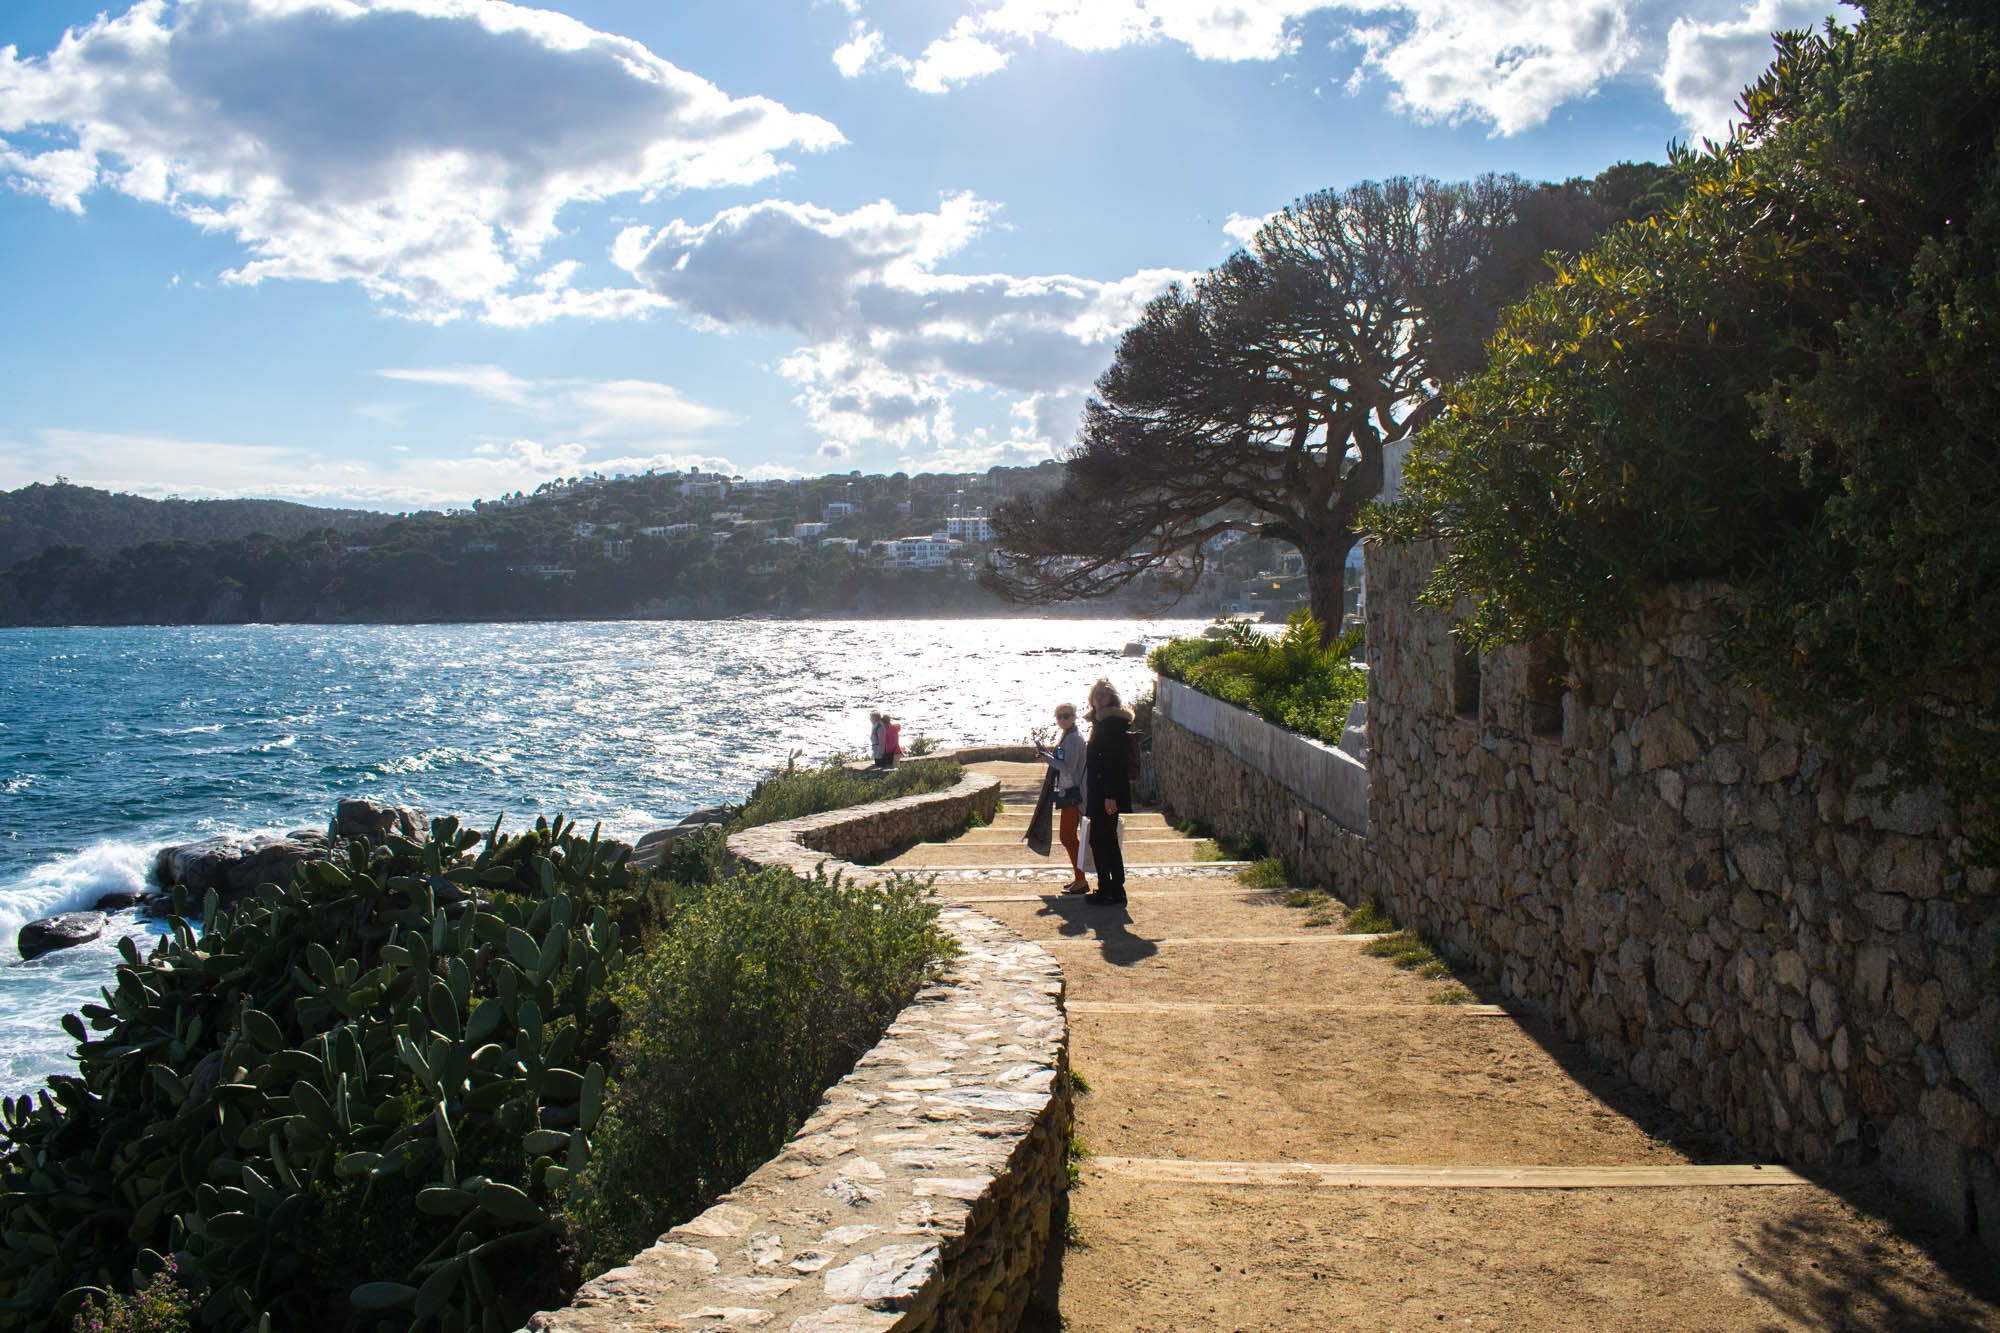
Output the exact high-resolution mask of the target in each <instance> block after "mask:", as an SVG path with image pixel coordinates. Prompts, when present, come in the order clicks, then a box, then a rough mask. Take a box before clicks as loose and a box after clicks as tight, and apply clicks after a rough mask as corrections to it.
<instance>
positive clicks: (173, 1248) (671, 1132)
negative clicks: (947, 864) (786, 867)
mask: <svg viewBox="0 0 2000 1333" xmlns="http://www.w3.org/2000/svg"><path fill="white" fill-rule="evenodd" d="M698 839H705V841H698ZM688 843H689V847H688V850H687V852H686V855H685V860H684V861H682V862H679V863H675V864H673V865H670V867H669V868H668V869H669V873H668V874H667V875H662V876H653V877H651V878H635V877H634V876H632V875H631V874H630V873H629V872H628V870H627V868H626V865H625V859H626V858H625V854H624V853H623V851H618V852H617V853H616V854H613V849H612V847H611V845H610V844H606V843H602V842H600V841H599V840H598V839H597V838H596V837H595V836H594V835H593V836H592V837H590V838H583V837H580V836H578V835H577V833H576V832H575V830H574V826H572V825H567V824H565V823H564V822H563V821H562V820H560V819H558V820H557V821H556V822H555V823H554V824H538V826H537V827H536V828H535V829H533V830H531V831H529V832H528V833H525V834H522V835H520V836H519V837H512V838H510V837H504V836H502V835H501V833H500V831H499V828H498V826H497V825H496V826H495V828H494V829H493V831H491V832H490V833H487V834H484V835H482V834H480V833H478V832H476V831H471V830H462V829H460V828H459V827H458V825H457V822H456V821H454V820H449V819H441V820H436V821H434V822H433V823H432V826H431V832H430V837H429V838H428V839H427V840H426V841H425V842H423V843H414V842H409V841H405V840H403V839H401V838H395V837H391V838H388V839H386V840H384V841H380V842H371V841H367V840H357V841H355V842H352V843H349V844H347V845H346V846H345V847H344V848H342V849H341V850H340V852H339V853H338V854H337V855H336V857H335V858H334V859H332V860H329V861H324V862H315V863H310V864H308V865H307V866H306V867H304V868H303V869H302V870H301V872H300V873H299V875H298V876H297V878H296V880H295V882H294V883H293V884H292V885H290V886H279V885H275V884H266V885H263V886H261V887H260V888H259V889H258V890H257V891H256V892H255V893H254V894H253V895H251V896H250V897H248V898H246V899H245V900H243V901H242V902H240V903H237V904H235V905H233V906H230V907H227V908H225V907H223V906H222V905H221V904H220V903H219V901H218V900H217V898H216V896H215V895H214V894H210V895H209V896H208V898H207V900H206V902H205V903H204V904H203V905H202V912H201V915H200V918H199V920H200V925H199V927H198V928H197V926H196V925H195V924H194V921H193V920H192V919H190V917H189V916H188V914H187V904H186V902H185V901H184V900H181V901H178V902H177V904H176V905H177V907H178V908H180V915H177V916H175V917H173V918H171V919H170V920H169V923H168V925H169V929H170V934H169V935H168V936H167V937H166V938H164V939H163V940H162V941H161V942H160V943H159V945H158V947H157V948H156V949H155V950H154V951H153V953H152V954H151V955H150V956H148V957H141V955H140V954H139V951H138V949H137V947H136V946H135V945H134V944H133V943H132V942H131V941H129V940H126V941H120V943H119V950H120V953H121V957H122V963H121V965H120V966H119V968H118V972H117V983H116V985H115V987H114V988H113V989H112V990H110V991H109V992H108V994H107V996H106V1002H105V1003H104V1004H101V1005H89V1006H86V1007H85V1008H84V1010H83V1013H82V1015H81V1016H79V1015H74V1014H72V1015H69V1016H67V1017H66V1018H65V1019H64V1020H63V1022H64V1027H65V1028H66V1030H67V1031H68V1032H69V1033H70V1034H71V1035H72V1036H73V1037H75V1038H76V1040H77V1043H78V1047H77V1059H78V1072H77V1073H76V1074H74V1075H58V1076H55V1077H53V1078H51V1079H50V1080H49V1086H48V1090H47V1091H46V1092H44V1093H43V1094H41V1096H40V1097H39V1098H38V1099H31V1098H28V1097H18V1098H9V1099H5V1100H4V1102H0V1329H7V1330H17V1329H18V1330H37V1331H40V1330H51V1331H53V1330H57V1329H67V1328H69V1327H70V1325H71V1322H72V1320H74V1319H75V1318H77V1317H79V1316H84V1317H86V1318H89V1319H96V1320H99V1321H100V1322H102V1324H103V1327H104V1328H106V1329H111V1328H118V1329H121V1330H122V1329H125V1328H133V1329H140V1328H146V1329H155V1330H158V1333H181V1329H182V1328H184V1327H185V1325H181V1326H175V1325H174V1324H173V1323H172V1322H171V1320H172V1318H173V1316H174V1308H175V1307H174V1306H173V1304H172V1302H173V1301H174V1300H177V1299H180V1297H178V1296H176V1294H175V1293H176V1292H178V1291H184V1292H185V1300H184V1301H183V1302H182V1303H183V1304H184V1305H185V1306H186V1307H187V1308H188V1309H191V1310H193V1311H194V1314H193V1316H192V1319H193V1322H194V1323H195V1324H196V1325H197V1326H199V1327H201V1328H203V1329H212V1330H221V1331H225V1333H250V1331H251V1330H255V1329H259V1328H260V1327H277V1328H283V1329H286V1330H298V1331H304V1333H318V1331H322V1330H324V1331H325V1333H364V1330H365V1331H366V1333H376V1331H377V1330H385V1329H391V1328H393V1329H411V1330H426V1331H427V1330H431V1329H437V1330H441V1331H442V1330H469V1329H473V1328H503V1329H504V1328H513V1327H518V1326H519V1325H520V1323H521V1322H522V1320H524V1319H525V1318H526V1317H527V1315H528V1314H529V1313H530V1312H532V1311H533V1310H535V1309H538V1308H546V1307H548V1306H550V1305H555V1304H560V1303H561V1302H562V1301H563V1300H564V1299H565V1297H566V1294H567V1293H568V1292H569V1291H570V1290H572V1289H573V1287H574V1283H575V1280H576V1278H577V1276H578V1273H577V1269H576V1262H577V1258H578V1255H579V1251H583V1250H586V1249H587V1250H588V1251H589V1252H590V1253H592V1254H594V1255H596V1256H598V1257H600V1258H604V1259H608V1260H612V1261H618V1260H622V1259H623V1258H624V1257H625V1255H623V1254H616V1253H614V1251H613V1249H612V1246H613V1245H614V1244H615V1243H616V1242H615V1241H614V1239H613V1237H617V1238H620V1239H630V1238H633V1237H638V1238H639V1239H638V1242H637V1243H636V1244H635V1245H634V1247H633V1248H635V1249H636V1248H639V1247H641V1246H642V1245H643V1244H644V1243H646V1242H648V1241H650V1239H651V1236H650V1235H643V1234H642V1233H643V1230H644V1227H643V1226H641V1225H639V1223H638V1222H637V1221H635V1218H637V1217H639V1216H640V1214H641V1212H643V1215H644V1217H645V1218H646V1219H647V1221H646V1225H651V1224H653V1223H657V1222H658V1221H659V1219H660V1218H662V1217H668V1218H670V1219H671V1217H672V1215H673V1214H674V1213H675V1212H676V1211H678V1212H680V1213H686V1212H688V1211H692V1210H694V1209H697V1208H699V1207H701V1206H703V1205H705V1204H706V1202H707V1201H708V1199H709V1198H710V1197H712V1195H713V1194H714V1193H715V1192H717V1191H718V1190H720V1189H723V1188H726V1187H728V1186H729V1185H733V1184H734V1183H735V1182H736V1180H737V1179H739V1178H740V1177H741V1176H742V1175H743V1174H744V1173H746V1172H747V1170H748V1169H749V1168H750V1167H751V1166H753V1165H755V1164H756V1162H758V1161H760V1160H762V1159H763V1158H764V1157H766V1156H768V1155H769V1154H770V1153H771V1152H772V1151H773V1150H775V1149H776V1147H777V1146H778V1145H779V1144H780V1143H781V1142H782V1141H783V1139H784V1137H785V1135H786V1134H787V1133H788V1132H789V1130H790V1128H791V1127H792V1126H794V1125H796V1124H797V1123H798V1120H799V1119H800V1118H801V1117H802V1116H803V1115H804V1114H805V1112H806V1111H807V1110H809V1109H810V1107H811V1105H812V1104H813V1102H814V1101H815V1100H816V1099H817V1097H818V1096H819V1094H820V1091H821V1090H822V1089H823V1088H824V1086H825V1085H826V1084H827V1083H828V1082H830V1081H831V1080H832V1079H833V1078H835V1077H837V1076H838V1075H839V1074H840V1072H842V1071H843V1070H844V1069H845V1068H846V1067H847V1065H848V1064H849V1063H851V1062H852V1060H853V1059H854V1057H855V1056H856V1055H857V1054H858V1053H859V1052H860V1051H861V1050H863V1049H865V1048H866V1047H867V1046H868V1045H869V1044H870V1043H871V1042H872V1041H873V1040H874V1039H875V1037H876V1035H878V1034H879V1032H880V1030H881V1028H882V1027H883V1026H884V1024H885V1023H886V1021H887V1019H888V1018H889V1017H891V1016H893V1014H894V1013H895V1012H896V1011H897V1010H898V1009H900V1008H901V1006H902V1004H903V1003H904V1002H905V1001H906V1000H907V999H908V997H909V996H910V994H911V993H912V992H913V991H914V990H915V988H916V987H917V985H918V984H919V983H920V982H921V980H922V979H923V977H924V976H925V975H926V971H927V969H928V968H929V967H930V966H931V965H932V963H933V962H934V961H935V959H937V958H938V957H939V956H941V955H942V954H944V953H947V952H949V949H948V948H947V944H946V941H945V940H944V939H943V937H942V936H941V935H940V934H939V933H938V931H937V929H936V925H935V915H936V909H935V907H934V906H932V905H931V904H930V903H929V902H927V901H925V900H924V891H925V887H926V886H924V885H922V884H913V883H909V882H905V881H896V882H893V883H891V884H890V885H889V886H887V887H885V888H880V889H860V888H854V887H849V886H844V885H841V884H838V883H837V882H836V883H829V882H828V881H826V880H824V879H823V878H815V879H813V880H806V881H801V880H798V879H796V878H795V877H792V876H790V875H788V874H785V873H783V872H770V873H767V874H765V875H762V876H758V877H755V878H752V879H744V880H737V881H734V882H732V883H729V884H726V885H723V886H720V887H718V886H716V885H715V884H714V883H713V882H712V876H710V877H707V878H703V876H705V875H706V874H707V871H708V869H709V867H710V866H711V865H712V864H713V860H712V858H713V856H714V854H715V853H716V851H717V849H718V848H719V847H720V838H719V835H714V834H708V835H694V836H693V837H691V838H690V839H689V840H688ZM675 875H684V876H687V878H684V879H676V878H674V877H673V876H675ZM621 919H631V920H635V921H637V922H638V923H639V925H640V926H641V928H642V929H643V931H644V933H645V934H646V935H647V936H648V937H649V938H650V939H651V941H652V948H651V951H650V952H649V953H648V954H647V955H646V956H645V957H644V958H643V959H641V960H639V961H637V962H634V963H632V964H631V965H630V966H629V967H628V966H627V955H626V952H625V948H626V943H627V941H628V937H627V936H626V934H625V932H624V929H623V927H622V926H621ZM620 1005H625V1006H628V1007H629V1008H628V1012H625V1013H624V1014H622V1015H621V1012H620V1008H619V1006H620ZM621 1023H622V1024H623V1027H622V1029H621V1026H620V1025H621ZM621 1030H622V1031H623V1033H624V1038H623V1040H622V1041H621V1042H619V1044H618V1045H616V1046H615V1047H614V1045H613V1038H614V1037H615V1036H617V1035H618V1033H619V1032H620V1031H621ZM618 1059H622V1060H625V1061H627V1062H628V1063H627V1064H626V1065H625V1066H624V1067H623V1069H622V1079H617V1078H614V1077H613V1076H614V1074H617V1073H618V1072H619V1067H618V1066H616V1065H615V1064H614V1061H615V1060H618ZM656 1111H658V1112H660V1113H662V1114H664V1115H665V1117H666V1118H665V1119H664V1120H662V1119H660V1118H658V1117H656V1116H655V1114H654V1113H655V1112H656ZM600 1141H602V1142H604V1143H605V1144H607V1145H608V1150H609V1151H610V1152H611V1154H612V1155H613V1159H614V1161H616V1162H618V1163H619V1164H620V1165H619V1168H618V1170H617V1171H616V1172H612V1171H599V1172H597V1173H595V1174H589V1171H590V1164H591V1163H592V1161H593V1160H594V1154H596V1153H597V1152H598V1151H599V1144H600ZM612 1182H617V1184H616V1185H615V1186H614V1185H613V1184H612ZM634 1186H637V1187H640V1188H645V1189H650V1190H651V1191H652V1192H651V1193H649V1194H644V1195H640V1196H636V1197H635V1198H634V1199H624V1200H620V1199H618V1198H617V1197H616V1196H619V1195H623V1194H629V1192H630V1190H631V1189H632V1187H634ZM638 1200H643V1207H642V1206H641V1204H640V1203H639V1202H638ZM621 1208H622V1209H624V1211H623V1212H622V1213H620V1212H619V1209H621ZM607 1220H608V1221H609V1222H615V1223H617V1224H618V1226H615V1227H614V1226H612V1225H608V1224H607ZM578 1227H583V1228H584V1230H582V1231H581V1232H579V1231H578V1230H577V1228H578ZM619 1227H622V1229H619ZM659 1229H661V1227H660V1226H655V1227H654V1230H655V1231H657V1230H659ZM628 1253H629V1252H628ZM162 1270H166V1271H170V1272H172V1273H173V1282H170V1283H168V1284H167V1285H166V1286H162V1284H161V1279H159V1278H157V1277H155V1278H154V1279H152V1281H151V1282H150V1283H147V1284H145V1285H144V1286H143V1287H142V1289H141V1290H140V1292H139V1294H138V1295H136V1296H127V1295H120V1294H117V1293H119V1292H121V1291H129V1290H130V1289H131V1286H132V1285H136V1284H139V1283H140V1281H141V1275H143V1274H148V1273H154V1274H157V1273H159V1272H161V1271H162ZM176 1283H177V1284H178V1285H175V1284H176ZM86 1312H89V1313H87V1314H86ZM121 1320H122V1321H124V1322H122V1323H121V1322H118V1321H121ZM134 1321H137V1322H134ZM147 1321H151V1322H147Z"/></svg>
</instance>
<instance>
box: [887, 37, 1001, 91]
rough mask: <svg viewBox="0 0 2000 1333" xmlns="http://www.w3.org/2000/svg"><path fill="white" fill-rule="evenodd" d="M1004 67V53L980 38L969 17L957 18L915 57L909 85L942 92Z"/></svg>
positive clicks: (922, 89)
mask: <svg viewBox="0 0 2000 1333" xmlns="http://www.w3.org/2000/svg"><path fill="white" fill-rule="evenodd" d="M1006 67H1007V53H1006V52H1005V51H1002V50H1001V49H1000V48H999V47H997V46H995V45H993V43H991V42H989V41H987V40H986V39H985V38H983V37H981V36H980V35H979V26H978V25H977V24H976V23H974V22H973V21H972V20H971V19H960V20H959V21H958V22H957V23H956V24H954V25H952V29H951V31H950V32H948V33H946V34H945V35H944V36H942V37H940V38H938V39H937V40H936V41H934V42H932V43H931V44H930V45H929V46H927V47H925V48H924V53H923V54H922V55H920V56H918V57H917V59H916V63H915V64H913V65H912V66H911V67H910V70H909V79H910V86H911V87H912V88H915V89H916V90H917V91H918V92H920V93H941V92H945V91H947V90H949V89H950V87H951V86H952V85H953V84H955V83H970V82H971V81H972V80H974V79H979V78H984V77H985V76H986V75H988V74H992V73H994V72H996V71H998V70H1002V69H1005V68H1006Z"/></svg>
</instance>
